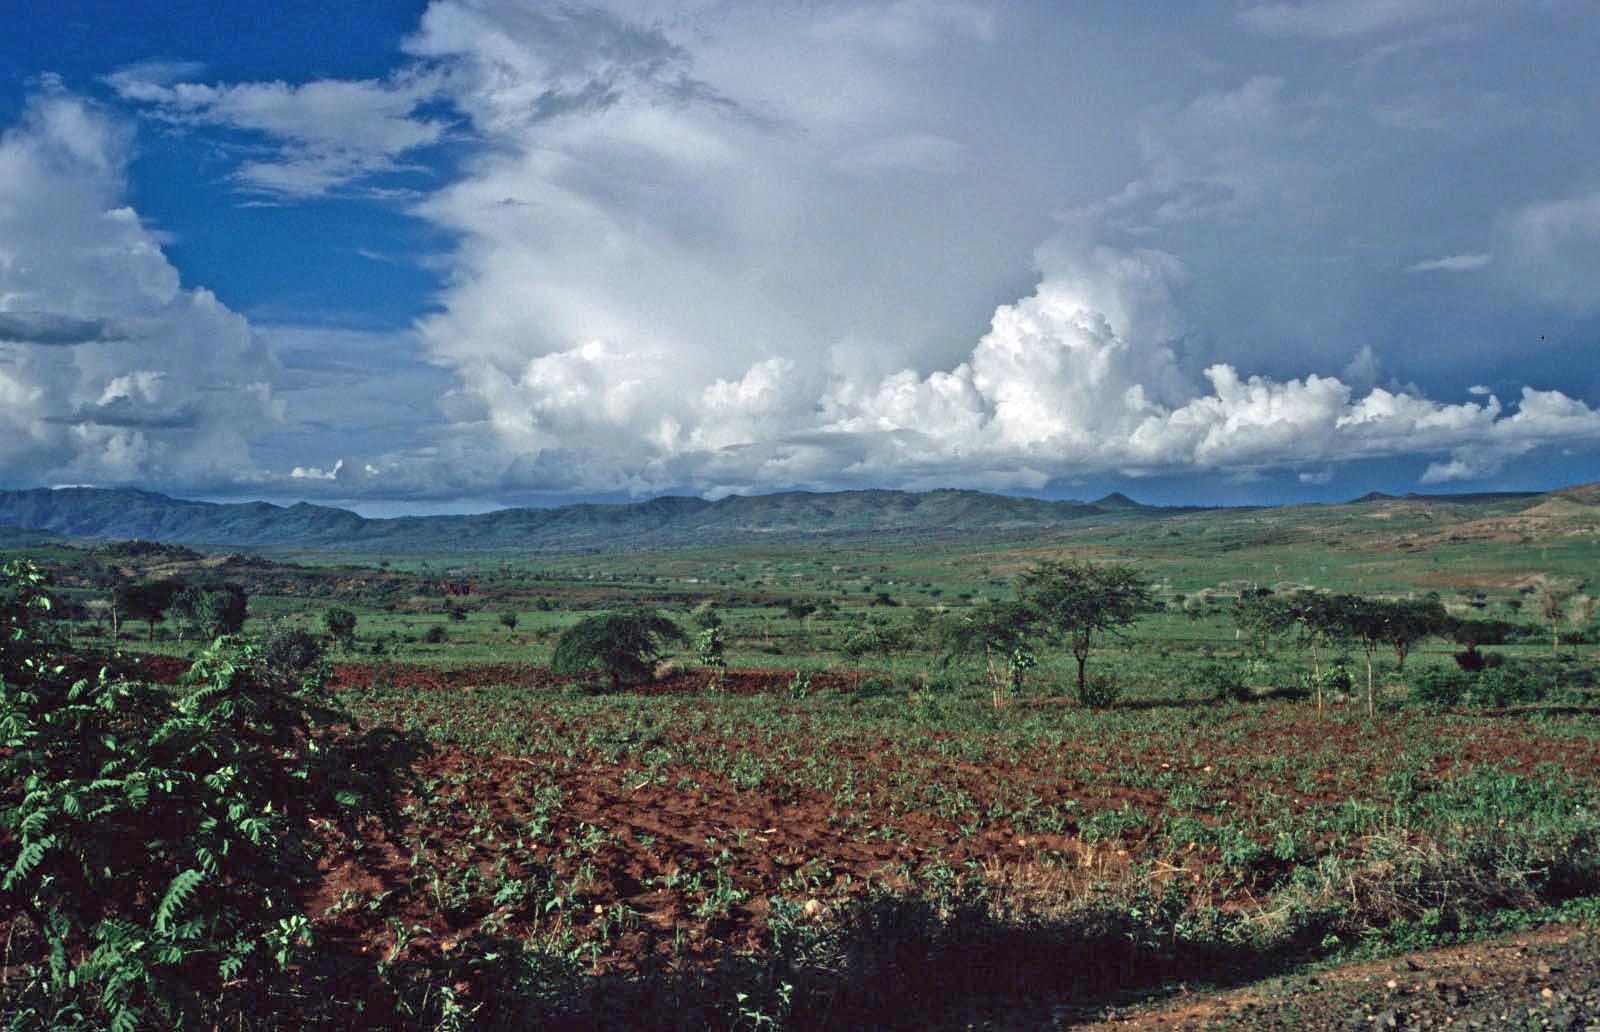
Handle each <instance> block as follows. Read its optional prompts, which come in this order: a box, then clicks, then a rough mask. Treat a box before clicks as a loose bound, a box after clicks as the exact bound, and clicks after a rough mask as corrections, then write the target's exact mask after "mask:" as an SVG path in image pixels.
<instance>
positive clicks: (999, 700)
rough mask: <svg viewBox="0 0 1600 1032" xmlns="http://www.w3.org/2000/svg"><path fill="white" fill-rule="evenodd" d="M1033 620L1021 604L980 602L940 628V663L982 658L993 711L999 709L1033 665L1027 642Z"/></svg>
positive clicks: (1033, 630)
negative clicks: (943, 658)
mask: <svg viewBox="0 0 1600 1032" xmlns="http://www.w3.org/2000/svg"><path fill="white" fill-rule="evenodd" d="M1037 621H1038V613H1037V612H1035V611H1034V610H1033V608H1032V607H1030V606H1027V605H1024V604H1022V603H1021V602H981V603H979V604H978V605H976V606H973V607H972V608H971V609H970V610H968V611H967V612H965V613H962V614H960V615H956V616H951V617H950V618H948V619H947V620H945V621H944V623H943V624H942V625H941V626H940V628H939V637H940V638H941V639H942V641H943V643H944V646H945V649H946V655H945V660H944V661H945V663H946V664H948V663H949V662H950V661H951V660H953V659H957V658H964V657H977V656H981V657H983V662H984V667H985V669H986V671H987V674H988V679H989V690H990V693H991V696H992V699H993V701H994V708H995V709H1000V708H1001V707H1003V706H1004V705H1005V703H1006V697H1007V694H1008V693H1014V692H1017V691H1019V690H1021V688H1022V678H1023V676H1024V674H1026V672H1027V671H1028V670H1029V669H1031V668H1032V667H1033V666H1034V664H1035V662H1036V660H1035V658H1034V655H1033V649H1032V647H1031V643H1032V639H1033V637H1034V636H1035V635H1036V634H1037V633H1038V632H1037V628H1036V626H1035V625H1036V623H1037Z"/></svg>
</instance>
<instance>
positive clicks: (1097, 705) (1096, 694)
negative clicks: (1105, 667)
mask: <svg viewBox="0 0 1600 1032" xmlns="http://www.w3.org/2000/svg"><path fill="white" fill-rule="evenodd" d="M1121 695H1122V686H1121V685H1120V684H1118V683H1117V682H1116V681H1113V680H1111V679H1110V678H1108V677H1086V678H1084V680H1083V683H1082V684H1079V685H1078V701H1079V702H1081V703H1083V704H1084V705H1085V706H1090V707H1092V708H1094V709H1106V708H1107V707H1109V706H1111V704H1112V703H1114V702H1116V701H1117V699H1118V698H1119V697H1120V696H1121Z"/></svg>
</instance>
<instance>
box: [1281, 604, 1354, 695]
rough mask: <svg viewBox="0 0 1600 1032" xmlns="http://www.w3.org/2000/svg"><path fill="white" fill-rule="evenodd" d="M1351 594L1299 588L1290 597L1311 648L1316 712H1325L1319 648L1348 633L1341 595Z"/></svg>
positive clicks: (1343, 637)
mask: <svg viewBox="0 0 1600 1032" xmlns="http://www.w3.org/2000/svg"><path fill="white" fill-rule="evenodd" d="M1348 598H1350V596H1348V595H1345V596H1340V595H1327V594H1323V593H1322V592H1319V591H1307V590H1302V591H1297V592H1295V593H1294V594H1293V595H1291V596H1290V597H1289V601H1288V607H1289V612H1290V613H1291V614H1292V615H1293V617H1294V620H1295V622H1296V624H1297V625H1298V626H1299V628H1300V640H1301V641H1303V642H1305V643H1306V645H1307V646H1309V647H1310V649H1311V680H1312V682H1313V683H1314V684H1315V685H1316V689H1317V712H1318V713H1321V712H1322V661H1321V656H1320V655H1319V654H1318V650H1319V648H1320V647H1321V646H1322V645H1323V644H1325V643H1328V642H1337V641H1342V640H1344V639H1345V638H1347V637H1348V636H1349V627H1348V625H1347V622H1346V621H1345V619H1344V603H1343V602H1342V601H1341V600H1342V599H1348Z"/></svg>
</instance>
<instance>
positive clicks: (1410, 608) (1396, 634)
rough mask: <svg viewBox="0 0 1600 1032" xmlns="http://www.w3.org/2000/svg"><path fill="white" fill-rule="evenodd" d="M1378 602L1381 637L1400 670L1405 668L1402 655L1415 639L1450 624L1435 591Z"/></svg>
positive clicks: (1425, 636)
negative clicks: (1382, 619)
mask: <svg viewBox="0 0 1600 1032" xmlns="http://www.w3.org/2000/svg"><path fill="white" fill-rule="evenodd" d="M1378 605H1379V606H1380V608H1381V609H1382V610H1383V614H1384V628H1383V640H1384V642H1385V643H1386V644H1388V646H1389V647H1390V648H1392V649H1394V658H1395V665H1396V666H1397V667H1398V668H1399V669H1401V670H1404V669H1405V668H1406V656H1408V655H1410V654H1411V650H1412V649H1413V648H1415V647H1416V644H1417V643H1418V642H1419V641H1421V640H1422V639H1424V638H1427V637H1430V636H1432V635H1435V634H1442V633H1444V631H1445V630H1446V629H1448V627H1449V625H1450V617H1449V616H1448V615H1447V614H1446V613H1445V611H1444V605H1443V603H1441V602H1440V601H1439V597H1438V596H1437V595H1430V596H1429V597H1428V598H1424V599H1402V600H1400V601H1397V602H1380V603H1378Z"/></svg>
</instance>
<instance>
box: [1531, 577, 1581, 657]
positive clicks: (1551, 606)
mask: <svg viewBox="0 0 1600 1032" xmlns="http://www.w3.org/2000/svg"><path fill="white" fill-rule="evenodd" d="M1577 593H1578V586H1577V585H1576V584H1573V583H1572V582H1571V581H1568V580H1563V579H1561V578H1559V577H1552V576H1550V575H1548V574H1546V575H1544V576H1542V577H1540V578H1539V580H1538V581H1537V582H1536V583H1535V584H1534V590H1533V604H1534V605H1535V606H1537V607H1538V610H1539V618H1540V619H1541V620H1543V621H1544V622H1545V623H1547V624H1549V625H1550V651H1551V652H1552V653H1553V654H1554V655H1558V656H1559V655H1560V654H1561V622H1562V621H1563V620H1565V619H1566V617H1567V603H1569V602H1571V601H1572V596H1574V595H1576V594H1577Z"/></svg>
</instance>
